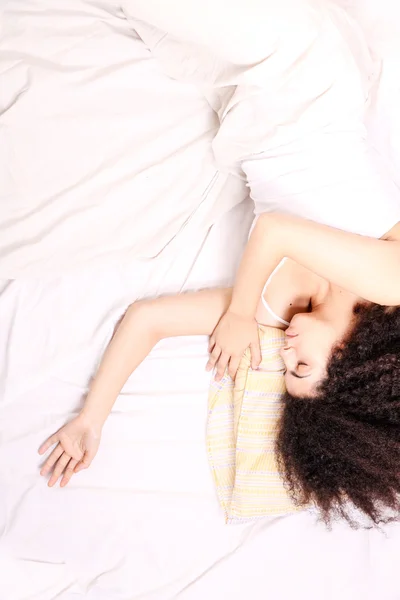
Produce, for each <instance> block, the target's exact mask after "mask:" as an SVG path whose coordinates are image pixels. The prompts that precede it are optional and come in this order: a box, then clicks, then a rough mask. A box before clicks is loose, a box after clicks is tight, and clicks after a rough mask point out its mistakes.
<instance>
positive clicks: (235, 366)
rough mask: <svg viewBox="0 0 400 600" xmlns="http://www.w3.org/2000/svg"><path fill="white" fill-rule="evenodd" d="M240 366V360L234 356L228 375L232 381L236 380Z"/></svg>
mask: <svg viewBox="0 0 400 600" xmlns="http://www.w3.org/2000/svg"><path fill="white" fill-rule="evenodd" d="M239 365H240V358H237V357H235V356H232V357H231V360H230V361H229V366H228V373H229V376H230V377H231V378H232V379H235V377H236V373H237V370H238V368H239Z"/></svg>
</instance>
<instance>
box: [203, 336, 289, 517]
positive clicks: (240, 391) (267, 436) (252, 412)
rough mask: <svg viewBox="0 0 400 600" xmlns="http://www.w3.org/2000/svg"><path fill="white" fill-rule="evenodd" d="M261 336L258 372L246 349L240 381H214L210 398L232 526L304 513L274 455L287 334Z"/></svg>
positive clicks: (211, 454) (211, 453)
mask: <svg viewBox="0 0 400 600" xmlns="http://www.w3.org/2000/svg"><path fill="white" fill-rule="evenodd" d="M259 334H260V342H261V353H262V362H261V365H260V368H259V370H257V371H253V370H252V369H251V368H250V360H251V356H250V350H247V351H246V353H245V355H244V356H243V358H242V361H241V363H240V367H239V370H238V373H237V376H236V380H235V382H233V381H232V379H231V378H230V377H229V376H228V375H225V376H224V378H223V379H222V381H220V382H216V381H214V380H213V382H212V384H211V387H210V392H209V398H208V424H207V451H208V458H209V462H210V466H211V469H212V474H213V478H214V482H215V485H216V488H217V494H218V498H219V501H220V504H221V506H222V508H223V510H224V513H225V518H226V521H227V522H228V523H234V522H241V521H245V520H249V519H254V518H257V517H264V516H267V515H269V516H278V515H285V514H289V513H293V512H295V511H297V510H300V509H299V508H298V507H296V506H295V505H294V504H293V503H292V501H291V500H290V498H289V496H288V494H287V493H286V491H285V488H284V486H283V481H282V479H281V477H280V475H279V473H278V469H277V465H276V461H275V453H274V442H275V436H276V430H277V423H278V418H279V414H280V410H281V398H282V394H283V393H284V392H285V384H284V377H283V371H284V365H283V361H282V359H281V357H280V355H279V350H280V348H281V347H282V346H283V344H284V340H285V334H284V332H283V331H281V330H280V329H276V328H273V327H263V326H260V328H259Z"/></svg>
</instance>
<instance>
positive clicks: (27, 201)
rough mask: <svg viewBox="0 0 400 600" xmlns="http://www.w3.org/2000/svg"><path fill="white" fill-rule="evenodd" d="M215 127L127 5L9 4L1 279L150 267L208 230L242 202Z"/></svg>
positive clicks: (0, 32)
mask: <svg viewBox="0 0 400 600" xmlns="http://www.w3.org/2000/svg"><path fill="white" fill-rule="evenodd" d="M217 125H218V119H217V118H216V114H215V113H214V111H213V110H212V108H211V107H210V105H209V104H208V102H207V101H206V99H205V98H204V96H203V95H202V94H201V93H200V91H199V90H197V89H196V88H195V87H194V86H192V85H187V84H184V83H178V82H176V81H172V80H171V79H169V78H168V77H167V76H166V75H165V74H163V73H162V71H161V69H160V68H159V66H158V65H157V63H156V61H155V59H154V58H153V57H152V56H151V54H150V52H149V51H148V50H147V49H146V47H145V46H144V44H143V43H142V41H141V40H140V39H139V37H138V36H137V35H136V33H135V31H134V30H133V28H132V27H131V25H130V24H129V23H128V21H127V20H126V18H125V15H124V14H123V13H122V10H121V9H120V8H119V7H118V2H116V1H114V0H106V1H101V0H57V2H53V0H19V1H18V2H3V3H1V5H0V207H1V210H0V277H7V278H15V277H21V276H24V277H25V276H32V275H38V274H40V275H43V273H53V274H54V273H60V272H65V271H66V270H70V269H71V268H74V267H76V266H79V265H81V264H85V263H87V262H88V261H90V262H93V261H95V262H96V261H97V262H100V261H101V264H103V265H104V263H105V261H112V260H113V261H114V263H115V262H119V261H121V260H124V259H125V260H126V259H128V260H131V259H132V258H137V257H140V258H142V257H146V258H148V259H151V258H152V257H154V256H156V255H158V254H159V253H161V252H164V251H167V252H168V251H169V249H170V247H171V245H172V246H174V245H175V246H176V245H177V244H178V245H179V243H180V241H181V240H182V237H183V236H184V235H186V234H188V235H190V233H191V231H193V230H196V229H200V228H203V231H204V230H206V229H207V227H208V226H209V225H210V224H211V223H212V222H214V220H215V218H217V217H218V215H219V214H223V213H224V212H225V211H226V210H228V209H229V208H230V207H232V206H234V205H235V203H237V202H240V201H241V200H242V199H243V198H244V194H243V184H242V183H241V182H240V181H238V180H234V179H233V178H227V177H226V176H225V175H223V174H221V173H220V172H219V171H218V169H217V167H216V165H215V161H214V158H213V153H212V149H211V142H212V139H213V138H214V135H215V132H216V128H217ZM149 215H151V218H149ZM175 250H176V248H175Z"/></svg>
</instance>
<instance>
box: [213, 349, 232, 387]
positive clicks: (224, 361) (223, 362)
mask: <svg viewBox="0 0 400 600" xmlns="http://www.w3.org/2000/svg"><path fill="white" fill-rule="evenodd" d="M229 359H230V354H227V353H226V352H222V353H221V356H220V357H219V359H218V363H217V372H216V375H215V381H221V379H222V378H223V376H224V375H225V371H226V368H227V366H228V362H229Z"/></svg>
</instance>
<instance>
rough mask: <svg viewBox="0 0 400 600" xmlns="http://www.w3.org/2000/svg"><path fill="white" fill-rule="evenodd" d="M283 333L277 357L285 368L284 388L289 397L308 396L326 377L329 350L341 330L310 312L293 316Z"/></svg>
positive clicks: (334, 324)
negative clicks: (283, 344) (279, 352)
mask: <svg viewBox="0 0 400 600" xmlns="http://www.w3.org/2000/svg"><path fill="white" fill-rule="evenodd" d="M285 333H286V343H285V346H284V348H282V350H281V356H282V358H283V361H284V363H285V367H286V373H285V383H286V389H287V391H288V392H289V394H291V395H293V396H312V395H313V394H314V393H315V390H316V387H317V384H318V383H319V382H320V381H321V380H322V379H323V378H324V377H325V375H326V367H327V364H328V360H329V358H330V356H331V353H332V349H333V347H334V346H335V345H336V344H337V343H338V342H339V341H340V340H341V339H342V337H343V335H344V333H345V329H343V328H342V327H340V326H338V324H337V323H333V322H332V321H330V320H328V319H326V318H324V316H323V315H322V314H319V313H317V312H311V313H300V314H297V315H295V316H294V317H293V319H292V320H291V322H290V326H289V327H288V329H287V330H286V332H285Z"/></svg>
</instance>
